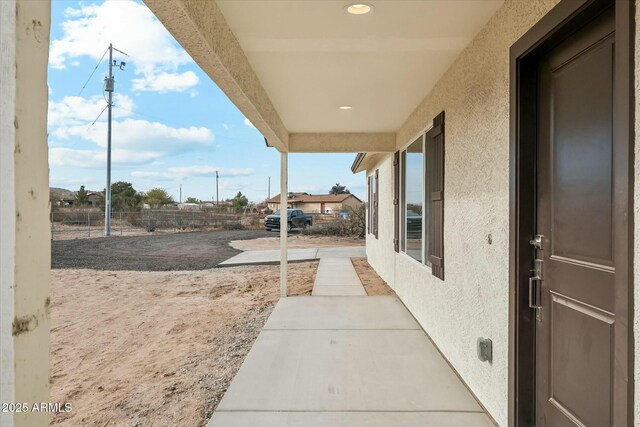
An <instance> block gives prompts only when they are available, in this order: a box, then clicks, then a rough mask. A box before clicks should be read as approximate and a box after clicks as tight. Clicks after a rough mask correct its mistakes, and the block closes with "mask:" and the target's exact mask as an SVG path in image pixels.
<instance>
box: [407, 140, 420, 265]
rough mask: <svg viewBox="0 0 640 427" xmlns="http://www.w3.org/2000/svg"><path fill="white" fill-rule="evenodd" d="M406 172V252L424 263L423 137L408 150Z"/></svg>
mask: <svg viewBox="0 0 640 427" xmlns="http://www.w3.org/2000/svg"><path fill="white" fill-rule="evenodd" d="M403 157H404V159H405V162H404V163H405V167H404V172H405V176H404V177H403V178H404V183H405V185H404V206H403V207H404V209H403V210H404V219H405V224H404V225H405V227H404V229H405V238H406V242H405V252H406V253H407V255H409V256H411V257H412V258H414V259H416V260H418V261H420V262H422V223H423V221H422V218H423V209H422V208H423V206H422V196H423V192H424V176H423V169H424V152H423V144H422V137H420V138H418V139H416V140H415V141H414V142H413V143H412V144H411V145H409V147H408V148H407V151H406V154H405V155H404V156H403Z"/></svg>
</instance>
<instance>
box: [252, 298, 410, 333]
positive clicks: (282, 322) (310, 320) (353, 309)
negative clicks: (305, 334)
mask: <svg viewBox="0 0 640 427" xmlns="http://www.w3.org/2000/svg"><path fill="white" fill-rule="evenodd" d="M277 329H290V330H295V329H299V330H303V329H415V330H419V329H420V325H418V322H416V321H415V319H414V318H413V316H411V314H409V312H408V311H407V310H405V308H404V305H403V304H402V302H400V300H399V299H398V298H397V297H395V296H376V297H367V298H352V297H320V296H319V297H313V298H309V297H305V296H303V297H289V298H283V299H282V300H280V302H278V308H277V310H274V312H273V313H272V314H271V317H269V320H267V323H266V324H265V325H264V330H277Z"/></svg>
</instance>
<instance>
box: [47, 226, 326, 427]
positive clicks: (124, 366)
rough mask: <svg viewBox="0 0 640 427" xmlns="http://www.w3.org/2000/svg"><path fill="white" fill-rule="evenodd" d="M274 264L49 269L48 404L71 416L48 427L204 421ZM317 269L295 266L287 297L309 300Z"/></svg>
mask: <svg viewBox="0 0 640 427" xmlns="http://www.w3.org/2000/svg"><path fill="white" fill-rule="evenodd" d="M180 237H182V236H180ZM125 239H127V238H120V239H118V240H117V242H118V243H120V242H124V241H125ZM93 241H95V240H93ZM77 242H78V241H76V243H77ZM172 250H175V247H171V246H169V247H168V248H167V249H166V252H165V256H167V255H168V253H169V252H171V251H172ZM232 250H233V249H232ZM78 251H79V250H78ZM78 251H76V253H78ZM214 252H215V251H214ZM104 255H105V256H107V254H106V253H104ZM93 256H97V255H93ZM120 256H124V255H120ZM177 256H178V255H177V254H176V255H174V258H175V257H177ZM189 256H192V254H189ZM200 256H201V255H200ZM217 256H218V255H216V254H214V255H212V259H217ZM168 258H169V259H171V257H168ZM278 268H279V267H278V266H246V267H231V268H225V269H219V270H218V269H216V270H208V271H174V272H136V271H99V270H88V269H59V270H53V271H52V300H51V320H52V330H51V362H52V378H51V401H53V402H69V403H71V404H72V406H73V411H72V412H70V413H62V414H57V415H55V416H54V417H53V418H52V425H54V426H101V427H107V426H203V425H205V423H206V422H207V420H208V419H209V417H210V416H211V414H212V412H213V410H214V408H215V407H216V405H217V404H218V402H219V400H220V398H221V397H222V395H223V394H224V392H225V391H226V389H227V387H228V385H229V383H230V382H231V380H232V378H233V376H234V375H235V373H236V372H237V370H238V369H239V367H240V365H241V363H242V361H243V360H244V358H245V356H246V354H247V352H248V351H249V349H250V347H251V345H252V344H253V342H254V340H255V338H256V336H257V335H258V333H259V331H260V329H261V328H262V326H263V324H264V322H265V321H266V319H267V317H268V316H269V314H270V313H271V311H272V309H273V307H274V305H275V303H276V302H277V300H278V276H279V273H278ZM316 269H317V263H316V262H309V263H296V264H291V265H290V266H289V275H290V285H289V289H290V292H291V293H292V294H294V295H308V294H310V292H311V288H312V285H313V281H314V279H315V273H316Z"/></svg>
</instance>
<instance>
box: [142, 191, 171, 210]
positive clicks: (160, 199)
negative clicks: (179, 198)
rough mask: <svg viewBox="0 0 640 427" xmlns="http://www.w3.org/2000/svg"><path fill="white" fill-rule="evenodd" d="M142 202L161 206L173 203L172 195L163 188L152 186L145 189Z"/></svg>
mask: <svg viewBox="0 0 640 427" xmlns="http://www.w3.org/2000/svg"><path fill="white" fill-rule="evenodd" d="M145 196H146V197H145V198H144V202H145V203H146V204H148V205H150V206H163V205H169V204H171V203H174V201H173V197H171V196H170V195H169V193H167V190H165V189H164V188H152V189H151V190H149V191H147V194H146V195H145Z"/></svg>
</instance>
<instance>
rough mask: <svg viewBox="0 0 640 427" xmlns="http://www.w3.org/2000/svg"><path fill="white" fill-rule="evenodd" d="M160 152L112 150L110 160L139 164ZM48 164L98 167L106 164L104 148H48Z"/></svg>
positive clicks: (118, 162)
mask: <svg viewBox="0 0 640 427" xmlns="http://www.w3.org/2000/svg"><path fill="white" fill-rule="evenodd" d="M160 155H161V153H154V152H140V151H131V150H122V149H119V150H113V151H112V153H111V161H112V164H113V165H114V166H126V165H141V164H145V163H149V162H150V161H152V160H153V159H155V158H157V157H158V156H160ZM49 164H50V165H51V166H60V167H77V168H84V169H100V168H105V167H106V165H107V152H106V150H77V149H74V148H66V147H52V148H50V149H49Z"/></svg>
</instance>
